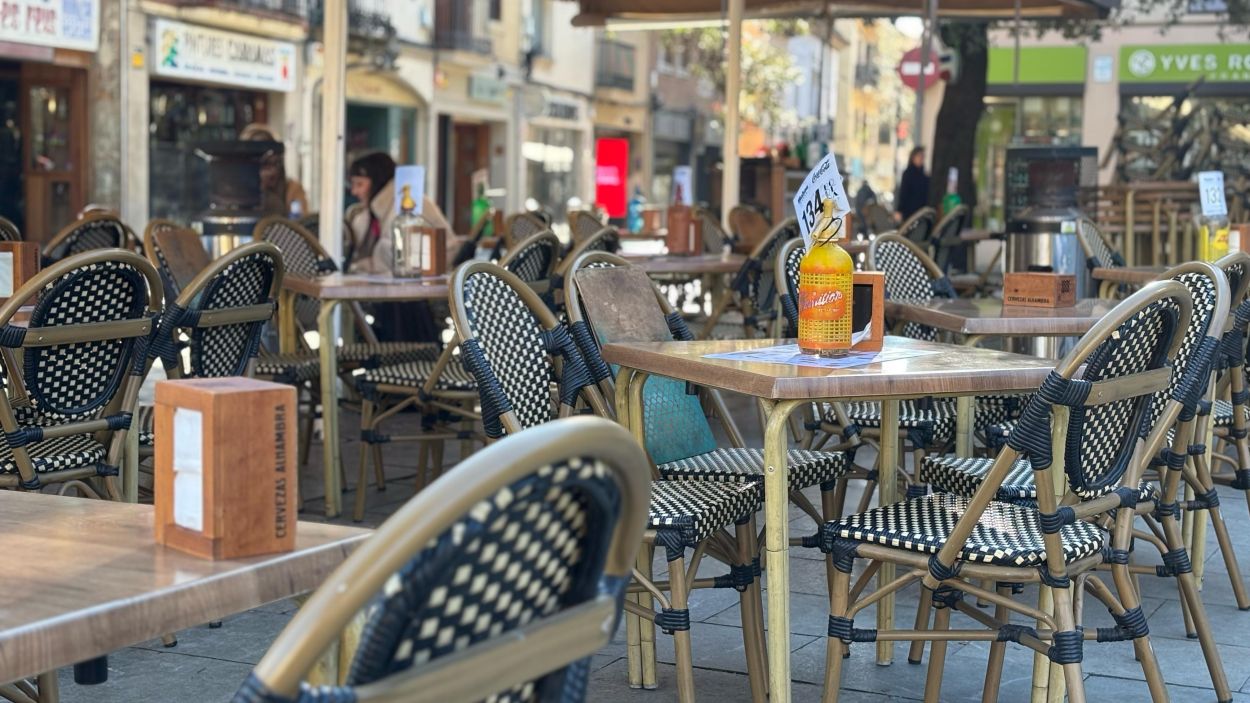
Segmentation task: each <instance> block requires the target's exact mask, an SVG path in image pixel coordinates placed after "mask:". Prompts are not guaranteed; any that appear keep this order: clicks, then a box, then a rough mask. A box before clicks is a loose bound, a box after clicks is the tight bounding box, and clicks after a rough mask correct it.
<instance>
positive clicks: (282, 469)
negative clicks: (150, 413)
mask: <svg viewBox="0 0 1250 703" xmlns="http://www.w3.org/2000/svg"><path fill="white" fill-rule="evenodd" d="M298 410H299V405H298V403H297V399H296V394H295V389H294V388H293V387H291V386H288V385H284V384H279V383H270V382H268V381H258V380H256V379H251V378H206V379H190V380H176V381H158V382H157V384H156V410H155V413H156V414H155V422H156V426H155V434H156V465H155V466H156V476H155V486H154V493H155V497H154V503H155V507H156V541H157V542H159V543H161V544H164V545H166V546H169V547H172V548H174V549H177V550H179V551H183V552H187V553H188V554H193V555H195V556H198V557H202V558H205V559H240V558H244V557H251V556H257V555H261V554H273V553H276V552H289V551H291V550H293V549H294V548H295V526H296V522H297V514H298V510H299V479H298V474H297V473H296V470H297V467H296V453H297V451H298V441H297V440H298V436H297V435H298V427H299V418H298Z"/></svg>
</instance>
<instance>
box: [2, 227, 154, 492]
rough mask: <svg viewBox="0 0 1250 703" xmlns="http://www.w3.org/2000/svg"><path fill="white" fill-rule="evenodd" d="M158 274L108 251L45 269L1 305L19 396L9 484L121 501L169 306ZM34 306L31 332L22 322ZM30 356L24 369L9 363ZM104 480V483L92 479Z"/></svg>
mask: <svg viewBox="0 0 1250 703" xmlns="http://www.w3.org/2000/svg"><path fill="white" fill-rule="evenodd" d="M161 300H162V298H161V282H160V277H159V276H158V275H157V273H156V270H155V269H153V268H152V265H151V264H149V263H148V262H147V261H146V260H144V259H143V257H141V256H139V255H138V254H136V253H134V252H129V251H121V250H118V249H100V250H97V251H92V252H87V253H85V254H78V255H76V256H71V257H69V258H67V259H64V260H63V261H60V262H57V263H55V264H53V265H51V266H49V267H48V268H46V269H44V270H43V271H42V272H40V273H39V274H38V275H37V276H35V277H34V278H32V279H30V280H29V281H27V282H26V284H25V285H23V286H22V287H21V288H20V289H18V291H17V292H16V293H14V295H13V296H12V297H11V298H9V299H8V301H6V302H5V303H4V305H2V306H0V347H3V348H4V349H5V355H4V356H5V362H6V363H5V365H6V367H7V368H6V369H5V376H6V378H7V379H8V386H9V389H8V390H9V392H8V393H4V394H0V428H2V429H3V431H4V437H3V438H2V440H0V488H20V489H24V490H31V491H37V490H39V489H40V488H42V487H43V486H44V485H47V484H51V483H62V484H67V485H65V486H63V487H62V492H64V491H65V490H66V489H68V488H69V487H70V486H73V487H75V488H77V489H78V490H80V491H81V492H83V493H86V494H87V495H92V496H95V495H98V491H97V490H96V488H97V487H98V486H99V485H100V484H102V485H103V489H104V492H106V493H107V494H108V496H109V497H111V498H114V499H117V498H120V497H121V492H120V491H119V490H118V487H117V485H116V476H117V475H118V473H119V470H118V467H119V465H120V462H121V460H122V451H123V448H124V442H125V435H126V431H127V430H128V429H129V428H130V426H131V418H132V417H133V413H134V410H135V405H136V403H137V401H138V395H139V387H140V386H141V385H142V383H143V378H144V376H145V374H146V372H147V347H148V342H149V339H150V338H151V337H152V333H153V329H154V327H155V326H156V324H157V319H158V315H159V314H160V310H161ZM26 305H33V306H34V307H33V310H32V311H31V313H30V318H29V323H28V325H27V326H20V325H15V324H13V318H14V316H15V315H16V314H17V312H18V311H19V310H20V309H21V308H22V307H23V306H26ZM15 352H20V353H21V356H22V364H21V366H20V367H18V366H16V365H13V364H11V363H9V362H10V361H11V360H12V358H13V354H14V353H15ZM88 481H91V482H95V484H96V485H95V486H92V485H89V484H88V483H87V482H88Z"/></svg>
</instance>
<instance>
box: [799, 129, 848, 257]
mask: <svg viewBox="0 0 1250 703" xmlns="http://www.w3.org/2000/svg"><path fill="white" fill-rule="evenodd" d="M825 200H832V201H833V216H834V217H835V218H838V217H842V216H843V215H845V214H846V213H848V212H850V211H851V203H850V201H849V200H848V199H847V197H846V186H845V184H843V183H842V174H841V173H840V172H838V160H837V159H836V158H834V156H833V153H832V152H830V153H829V154H826V155H825V158H823V159H821V160H820V163H818V164H816V168H813V169H812V171H811V173H809V174H807V178H804V179H803V184H802V185H800V186H799V189H798V191H796V192H795V194H794V216H795V218H796V219H797V220H798V221H799V233H800V234H802V235H803V246H804V247H805V248H807V249H811V248H812V230H813V229H815V228H816V223H818V222H820V204H821V202H822V201H825Z"/></svg>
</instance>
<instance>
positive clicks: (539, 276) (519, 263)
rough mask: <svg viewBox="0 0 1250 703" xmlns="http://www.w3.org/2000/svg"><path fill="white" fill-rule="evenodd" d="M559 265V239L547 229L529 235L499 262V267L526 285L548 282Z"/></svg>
mask: <svg viewBox="0 0 1250 703" xmlns="http://www.w3.org/2000/svg"><path fill="white" fill-rule="evenodd" d="M559 264H560V239H559V237H557V236H556V235H555V234H554V233H553V232H552V231H551V230H549V229H548V230H543V231H542V232H538V233H536V234H533V235H531V236H530V237H528V238H527V239H526V240H525V241H523V242H521V243H519V244H517V245H516V246H514V247H513V248H512V249H511V250H509V251H508V253H507V254H505V255H504V257H503V258H502V259H500V260H499V265H500V266H501V267H503V268H504V269H506V270H508V271H510V272H512V273H514V274H516V275H517V276H518V277H519V278H520V279H521V280H522V281H525V282H526V283H537V282H539V281H546V280H549V279H550V278H551V275H552V273H554V272H555V270H556V267H557V266H559Z"/></svg>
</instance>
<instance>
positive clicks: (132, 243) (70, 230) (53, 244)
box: [39, 210, 143, 261]
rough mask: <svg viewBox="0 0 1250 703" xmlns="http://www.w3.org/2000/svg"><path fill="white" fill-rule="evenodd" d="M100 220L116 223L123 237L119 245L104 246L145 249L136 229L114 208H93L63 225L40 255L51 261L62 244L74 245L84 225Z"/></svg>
mask: <svg viewBox="0 0 1250 703" xmlns="http://www.w3.org/2000/svg"><path fill="white" fill-rule="evenodd" d="M98 222H112V223H116V226H117V229H118V234H119V236H120V238H121V241H119V242H117V247H102V248H105V249H109V248H120V249H123V250H125V251H131V252H138V251H142V250H143V249H142V247H143V243H142V242H141V241H139V238H138V237H137V236H135V233H134V230H132V229H130V226H129V225H127V224H126V223H125V222H122V220H121V217H119V216H118V214H117V213H116V212H113V211H112V210H93V211H91V212H84V213H83V214H82V215H81V216H80V217H79V218H78V219H77V220H74V221H73V222H71V223H69V224H68V225H65V226H64V227H62V228H61V231H59V232H57V233H56V234H55V235H53V236H52V239H49V240H48V243H47V244H44V245H43V248H42V249H40V250H39V255H40V256H41V257H42V258H43V259H44V261H50V260H51V257H52V255H53V254H55V253H56V252H57V249H59V248H60V247H61V246H62V245H65V244H66V243H70V244H71V246H72V240H73V238H74V237H75V236H76V235H78V234H80V232H81V230H82V228H83V227H85V226H88V225H93V224H95V223H98ZM79 253H83V252H79ZM68 255H69V256H72V255H73V254H72V253H70V254H68ZM61 258H66V255H62V257H61Z"/></svg>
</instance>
